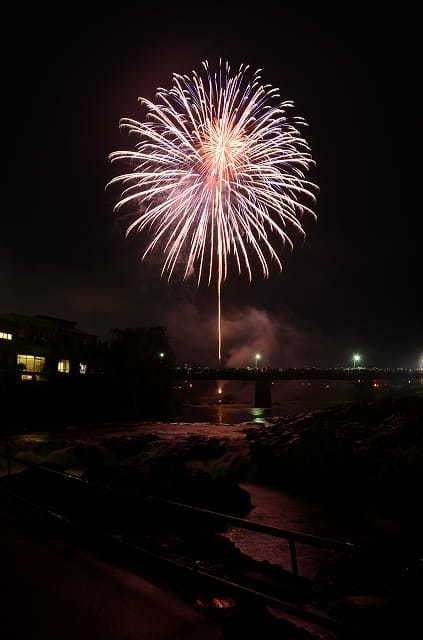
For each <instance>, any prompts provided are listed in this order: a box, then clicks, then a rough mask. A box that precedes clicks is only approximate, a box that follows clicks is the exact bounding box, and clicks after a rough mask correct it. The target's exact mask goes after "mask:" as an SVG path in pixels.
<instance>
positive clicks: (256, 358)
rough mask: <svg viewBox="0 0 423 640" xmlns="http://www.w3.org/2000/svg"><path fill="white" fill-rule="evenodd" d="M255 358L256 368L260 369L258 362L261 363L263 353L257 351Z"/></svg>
mask: <svg viewBox="0 0 423 640" xmlns="http://www.w3.org/2000/svg"><path fill="white" fill-rule="evenodd" d="M254 358H255V360H256V369H258V363H259V360H261V354H260V353H256V355H255V356H254Z"/></svg>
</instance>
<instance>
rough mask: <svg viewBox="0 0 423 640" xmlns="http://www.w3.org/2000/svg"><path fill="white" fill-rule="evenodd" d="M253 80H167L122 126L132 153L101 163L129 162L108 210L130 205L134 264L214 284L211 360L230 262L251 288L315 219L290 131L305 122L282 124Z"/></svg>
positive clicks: (264, 88) (305, 160)
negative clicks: (159, 259) (137, 240)
mask: <svg viewBox="0 0 423 640" xmlns="http://www.w3.org/2000/svg"><path fill="white" fill-rule="evenodd" d="M260 71H261V70H260V69H259V70H258V71H255V72H252V71H251V70H250V68H249V67H248V66H244V65H241V66H240V67H239V69H238V70H236V71H234V72H232V71H231V68H230V66H229V64H228V63H221V64H220V65H219V67H218V70H217V71H216V72H215V73H212V72H211V71H210V69H209V66H208V63H207V62H203V69H202V71H201V73H197V72H196V71H193V72H192V74H191V75H190V76H188V75H179V74H174V75H173V86H172V88H171V89H161V88H160V89H158V90H157V93H156V101H155V102H152V101H150V100H146V99H145V98H140V100H141V103H142V104H143V105H144V106H145V108H146V111H147V114H146V118H145V120H144V121H143V122H137V121H136V120H132V119H129V118H124V119H122V120H121V122H120V127H121V128H123V129H126V130H127V131H128V132H129V133H130V134H133V135H134V136H135V138H136V144H135V150H134V151H115V152H114V153H112V154H111V155H110V159H111V161H112V162H114V161H117V160H125V161H129V162H130V163H131V171H130V172H129V173H125V174H123V175H119V176H117V177H115V178H114V179H113V180H112V181H111V183H110V184H112V183H116V182H119V183H121V184H122V193H121V197H120V199H119V200H118V202H117V204H116V206H115V210H119V209H121V207H124V206H130V205H131V203H132V205H133V206H134V208H135V210H136V213H135V219H134V220H133V222H132V223H131V224H130V226H129V228H128V231H127V233H130V232H131V231H134V230H136V231H139V232H142V231H148V232H149V241H147V244H146V248H145V250H144V253H143V258H145V257H146V256H147V255H148V254H149V253H150V252H151V251H152V250H153V249H155V248H156V249H158V248H160V249H161V250H162V251H163V268H162V274H165V273H166V274H167V275H168V278H169V279H170V278H171V276H172V274H173V273H174V272H175V268H176V265H177V264H178V262H181V260H182V262H183V263H184V271H183V278H186V277H187V276H188V275H190V274H191V273H193V272H195V273H196V277H197V281H198V283H200V281H201V279H202V278H203V277H204V276H205V277H206V278H207V280H208V283H209V284H210V283H211V282H212V281H215V282H216V284H217V290H218V343H219V344H218V352H219V360H220V358H221V301H220V299H221V285H222V282H223V281H224V280H225V278H226V277H227V274H228V269H229V263H230V261H231V260H232V261H233V264H234V265H235V266H236V269H237V270H238V272H239V273H242V272H243V271H244V272H246V273H247V275H248V278H249V279H250V280H251V279H252V276H253V273H254V272H255V271H256V270H257V269H259V270H261V271H262V273H263V275H264V276H265V277H268V275H269V264H270V262H275V263H276V265H277V266H278V267H279V268H280V269H282V263H281V259H280V257H279V253H280V248H281V247H282V246H283V245H286V244H288V245H290V246H291V247H292V246H293V243H292V240H291V238H290V234H291V232H292V231H297V232H299V233H301V234H304V230H303V226H302V217H303V214H304V213H309V214H311V215H312V216H315V214H314V212H313V210H312V208H311V206H312V205H313V202H314V200H315V196H314V193H315V191H316V187H315V185H314V184H313V183H311V182H309V181H307V180H306V177H305V176H306V173H307V172H308V170H309V168H310V166H311V165H312V164H313V160H312V157H311V152H310V148H309V146H308V144H307V141H306V140H305V138H304V137H303V136H302V135H301V134H300V131H299V129H300V128H301V126H302V125H305V122H304V120H303V119H302V118H299V117H295V116H292V117H291V116H290V110H291V109H292V107H293V106H294V105H293V102H292V101H290V100H287V101H281V99H280V94H279V89H277V88H273V87H272V86H271V85H263V84H262V83H261V77H260Z"/></svg>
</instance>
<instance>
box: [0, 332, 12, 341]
mask: <svg viewBox="0 0 423 640" xmlns="http://www.w3.org/2000/svg"><path fill="white" fill-rule="evenodd" d="M11 339H12V334H11V333H6V332H5V331H0V340H11Z"/></svg>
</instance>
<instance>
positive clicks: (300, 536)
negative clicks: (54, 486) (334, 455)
mask: <svg viewBox="0 0 423 640" xmlns="http://www.w3.org/2000/svg"><path fill="white" fill-rule="evenodd" d="M0 457H1V458H4V459H6V460H7V475H8V476H10V475H11V469H12V467H11V463H12V462H15V463H16V464H19V465H23V466H26V467H28V468H32V469H35V470H39V471H43V472H46V473H51V474H54V475H56V476H58V477H60V478H62V479H67V480H71V481H74V482H77V483H79V484H80V485H85V486H87V487H95V486H96V487H98V488H99V489H101V490H102V491H108V492H110V493H111V492H112V491H111V489H109V488H108V487H105V486H104V485H102V484H98V483H93V482H87V481H86V480H83V479H82V478H79V477H78V476H75V475H73V474H70V473H66V472H65V471H58V470H56V469H52V468H50V467H46V466H45V465H42V464H39V463H36V462H31V461H29V460H23V459H22V458H18V457H14V456H10V455H4V454H0ZM142 499H143V500H144V501H145V502H150V503H152V502H153V503H155V504H159V505H163V506H164V507H167V508H170V509H175V510H177V511H181V512H184V513H193V514H198V515H200V516H204V517H206V518H208V519H211V520H213V521H215V522H220V523H222V524H225V525H230V526H232V527H234V528H237V529H246V530H248V531H254V532H256V533H260V534H264V535H269V536H272V537H273V538H282V539H285V540H287V541H288V545H289V553H290V559H291V569H292V573H293V574H294V575H295V576H299V575H300V573H299V569H298V559H297V547H296V543H300V544H305V545H309V546H312V547H316V548H318V549H326V550H328V551H337V552H349V553H353V552H358V551H360V550H361V549H362V547H360V546H359V545H356V544H353V543H351V542H343V541H339V540H334V539H331V538H322V537H320V536H315V535H312V534H309V533H302V532H299V531H292V530H290V529H282V528H280V527H273V526H270V525H266V524H261V523H260V522H255V521H254V520H248V519H246V518H239V517H237V516H232V515H229V514H227V513H220V512H217V511H212V510H210V509H205V508H203V507H197V506H194V505H190V504H184V503H181V502H176V501H174V500H169V499H167V498H162V497H158V496H146V497H144V498H142Z"/></svg>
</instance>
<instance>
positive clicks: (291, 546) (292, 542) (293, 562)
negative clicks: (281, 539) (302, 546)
mask: <svg viewBox="0 0 423 640" xmlns="http://www.w3.org/2000/svg"><path fill="white" fill-rule="evenodd" d="M289 551H290V552H291V568H292V573H293V574H294V576H298V562H297V549H296V546H295V540H292V538H290V540H289Z"/></svg>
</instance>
